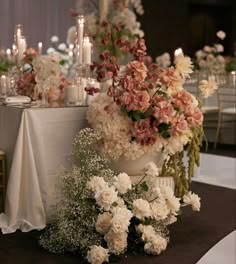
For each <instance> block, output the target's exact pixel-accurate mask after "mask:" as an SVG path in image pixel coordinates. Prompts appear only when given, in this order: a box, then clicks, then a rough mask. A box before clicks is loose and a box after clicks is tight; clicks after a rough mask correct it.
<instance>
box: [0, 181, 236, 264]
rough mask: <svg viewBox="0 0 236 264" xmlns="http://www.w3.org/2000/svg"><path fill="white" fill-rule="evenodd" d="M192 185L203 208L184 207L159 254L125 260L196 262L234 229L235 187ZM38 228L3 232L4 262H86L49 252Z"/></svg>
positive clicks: (135, 262) (146, 263) (140, 262)
mask: <svg viewBox="0 0 236 264" xmlns="http://www.w3.org/2000/svg"><path fill="white" fill-rule="evenodd" d="M191 189H192V190H193V191H194V192H196V193H198V194H199V196H200V197H201V202H202V208H201V211H200V212H193V211H192V210H190V208H185V210H184V213H183V223H182V224H176V223H175V224H173V225H172V226H171V227H170V234H171V241H170V244H169V245H168V248H167V250H166V251H165V252H163V253H162V254H161V255H159V256H157V257H152V256H147V257H143V256H132V255H131V254H127V255H126V256H124V257H123V258H122V259H121V260H120V261H118V263H122V264H125V263H126V264H128V263H132V264H156V263H157V264H158V263H160V264H171V263H175V264H196V263H197V261H198V260H199V259H200V258H201V257H202V256H203V255H204V254H205V253H206V252H207V251H208V250H209V249H210V248H211V247H212V246H213V245H215V244H216V243H217V242H218V241H219V240H221V239H222V238H223V237H225V236H226V235H228V234H229V233H230V232H231V231H233V230H234V229H235V210H236V208H235V204H236V200H235V191H234V190H231V189H227V188H222V187H216V186H212V185H207V184H202V183H195V182H194V183H192V186H191ZM39 235H40V232H38V231H31V232H28V233H22V232H19V231H18V232H16V233H13V234H8V235H2V234H1V235H0V263H1V264H21V263H22V264H23V263H24V264H31V263H33V264H38V263H40V264H41V263H43V264H62V263H66V264H72V263H76V264H78V263H85V262H84V261H83V260H82V258H80V257H78V256H75V255H72V254H68V255H54V254H51V253H48V252H47V251H45V250H44V249H42V248H41V247H39V245H38V242H37V237H38V236H39Z"/></svg>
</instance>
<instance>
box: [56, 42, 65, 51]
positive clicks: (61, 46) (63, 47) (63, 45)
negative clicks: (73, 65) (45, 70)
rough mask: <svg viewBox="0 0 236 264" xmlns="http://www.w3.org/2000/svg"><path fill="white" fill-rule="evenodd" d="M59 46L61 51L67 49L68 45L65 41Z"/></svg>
mask: <svg viewBox="0 0 236 264" xmlns="http://www.w3.org/2000/svg"><path fill="white" fill-rule="evenodd" d="M57 48H58V49H59V50H61V51H65V50H66V48H67V46H66V44H65V43H60V44H59V45H58V47H57Z"/></svg>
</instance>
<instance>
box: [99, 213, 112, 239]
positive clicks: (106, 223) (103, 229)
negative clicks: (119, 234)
mask: <svg viewBox="0 0 236 264" xmlns="http://www.w3.org/2000/svg"><path fill="white" fill-rule="evenodd" d="M111 220H112V214H111V213H109V212H105V213H103V214H99V215H98V218H97V222H96V231H97V232H99V233H101V234H106V233H107V232H108V231H109V229H110V227H111Z"/></svg>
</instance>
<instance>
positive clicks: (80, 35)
mask: <svg viewBox="0 0 236 264" xmlns="http://www.w3.org/2000/svg"><path fill="white" fill-rule="evenodd" d="M83 37H84V16H78V17H77V44H78V45H79V56H78V57H79V58H78V59H79V61H78V63H79V64H82V62H83Z"/></svg>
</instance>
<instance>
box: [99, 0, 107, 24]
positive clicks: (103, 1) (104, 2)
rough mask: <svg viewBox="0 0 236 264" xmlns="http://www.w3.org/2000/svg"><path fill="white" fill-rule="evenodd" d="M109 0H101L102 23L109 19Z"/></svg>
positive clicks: (100, 13)
mask: <svg viewBox="0 0 236 264" xmlns="http://www.w3.org/2000/svg"><path fill="white" fill-rule="evenodd" d="M108 2H109V1H108V0H99V15H100V23H102V21H103V20H106V19H107V14H108Z"/></svg>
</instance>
